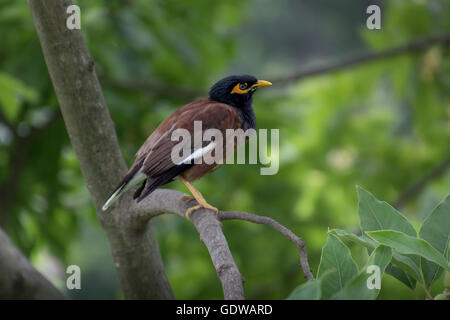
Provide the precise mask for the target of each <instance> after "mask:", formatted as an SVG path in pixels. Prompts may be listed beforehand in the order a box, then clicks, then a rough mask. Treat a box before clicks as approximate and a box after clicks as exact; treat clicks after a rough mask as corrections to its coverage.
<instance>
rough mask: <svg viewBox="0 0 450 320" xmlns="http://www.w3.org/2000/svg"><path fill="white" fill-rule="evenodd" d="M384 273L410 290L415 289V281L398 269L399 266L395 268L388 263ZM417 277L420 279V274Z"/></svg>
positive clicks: (392, 264)
mask: <svg viewBox="0 0 450 320" xmlns="http://www.w3.org/2000/svg"><path fill="white" fill-rule="evenodd" d="M392 259H394V258H392ZM385 273H387V274H389V275H391V276H393V277H394V278H396V279H397V280H400V281H401V282H403V283H404V284H405V285H406V286H407V287H408V288H410V289H414V288H415V287H416V283H417V281H416V279H414V278H412V277H411V276H409V275H408V273H407V272H406V271H404V270H403V269H402V268H400V267H399V266H397V265H396V264H394V263H390V264H389V265H388V266H387V268H386V271H385ZM418 277H419V278H420V274H419V275H418Z"/></svg>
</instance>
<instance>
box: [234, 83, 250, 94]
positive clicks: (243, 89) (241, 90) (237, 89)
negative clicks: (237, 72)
mask: <svg viewBox="0 0 450 320" xmlns="http://www.w3.org/2000/svg"><path fill="white" fill-rule="evenodd" d="M247 87H248V86H247V83H238V84H237V85H235V86H234V88H233V90H231V93H238V94H245V93H248V90H250V88H247Z"/></svg>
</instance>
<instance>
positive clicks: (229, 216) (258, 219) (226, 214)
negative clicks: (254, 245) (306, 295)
mask: <svg viewBox="0 0 450 320" xmlns="http://www.w3.org/2000/svg"><path fill="white" fill-rule="evenodd" d="M236 219H238V220H245V221H249V222H253V223H258V224H265V225H268V226H269V227H271V228H272V229H274V230H276V231H278V232H279V233H281V234H282V235H283V236H285V237H286V238H288V239H289V240H291V241H292V242H293V243H294V244H295V245H296V246H297V248H298V250H299V251H300V266H301V268H302V270H303V274H304V275H305V278H306V279H308V280H311V279H313V278H314V276H313V274H312V272H311V268H310V267H309V262H308V254H307V252H306V245H305V241H303V239H302V238H300V237H298V236H297V235H296V234H295V233H293V232H292V231H291V230H289V229H288V228H286V227H285V226H283V225H281V224H280V223H279V222H277V221H275V220H274V219H272V218H269V217H264V216H257V215H254V214H251V213H247V212H241V211H221V212H219V220H221V221H224V220H236Z"/></svg>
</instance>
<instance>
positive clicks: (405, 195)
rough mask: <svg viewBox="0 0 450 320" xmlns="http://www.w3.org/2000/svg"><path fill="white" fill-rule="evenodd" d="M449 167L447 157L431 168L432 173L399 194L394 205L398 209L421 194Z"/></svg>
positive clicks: (449, 160) (448, 158)
mask: <svg viewBox="0 0 450 320" xmlns="http://www.w3.org/2000/svg"><path fill="white" fill-rule="evenodd" d="M449 168H450V157H447V158H446V159H445V160H444V161H442V162H441V163H439V164H438V165H437V166H436V167H435V168H434V169H433V170H431V172H430V173H428V174H427V175H426V176H424V177H423V178H422V179H420V180H419V181H417V182H416V183H414V184H412V185H411V186H409V187H408V188H406V190H405V191H403V192H402V193H401V194H400V195H399V196H398V198H397V200H395V201H394V204H393V205H394V207H395V208H397V209H398V208H400V207H402V206H403V205H404V204H405V203H407V202H408V201H409V200H411V199H412V198H414V197H416V196H417V195H418V194H420V193H421V192H422V191H423V190H424V189H425V188H426V186H427V185H428V184H429V183H430V182H431V181H433V180H435V179H437V178H439V177H441V176H442V175H444V174H445V173H446V172H447V170H448V169H449Z"/></svg>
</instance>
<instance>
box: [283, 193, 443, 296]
mask: <svg viewBox="0 0 450 320" xmlns="http://www.w3.org/2000/svg"><path fill="white" fill-rule="evenodd" d="M358 193H359V195H360V196H359V216H360V218H361V230H362V233H363V235H362V236H357V235H355V234H352V233H347V232H345V231H342V230H337V229H334V230H331V231H330V232H329V233H328V241H327V244H326V245H325V246H324V247H323V249H322V257H321V261H320V266H319V271H318V274H317V277H318V279H319V280H314V281H315V282H314V283H312V284H308V283H305V284H303V285H302V286H300V287H299V288H297V289H296V290H295V291H294V292H293V293H292V294H291V295H290V296H289V299H319V298H321V299H375V298H376V297H377V296H378V293H379V288H374V287H369V285H368V281H369V280H370V279H369V277H370V272H369V267H370V266H377V267H378V268H379V275H378V276H379V277H380V282H381V276H382V275H383V274H384V272H385V271H386V270H387V268H388V265H389V264H390V263H391V268H392V266H394V264H392V263H395V268H396V269H394V271H392V269H391V273H390V274H391V275H393V276H394V277H396V278H398V279H399V280H400V281H403V282H406V281H408V282H409V283H408V285H409V286H411V287H412V289H414V287H415V285H414V286H413V283H412V282H410V280H409V279H410V278H411V277H412V278H414V279H416V280H417V281H418V282H419V283H420V284H421V285H422V286H423V288H424V290H425V291H426V292H427V295H428V296H429V297H431V292H430V286H431V285H432V284H433V282H435V281H437V280H438V278H439V276H438V275H437V268H442V270H447V273H448V270H450V268H449V262H448V261H449V260H448V259H449V258H448V250H447V249H448V241H449V236H450V228H449V227H448V224H449V223H450V210H447V209H448V205H450V197H447V198H446V199H445V200H444V201H443V202H441V203H440V204H439V205H438V207H437V208H436V209H435V210H433V212H431V213H430V215H429V217H428V218H427V219H426V220H425V221H424V223H423V225H422V229H423V228H425V230H426V228H428V227H429V224H430V223H431V222H430V219H440V222H441V224H439V225H437V224H436V225H434V226H433V230H434V231H435V232H436V234H438V237H437V238H439V237H441V238H443V240H444V248H442V246H441V248H440V249H441V250H439V249H436V248H435V247H433V246H432V245H431V244H430V243H429V242H427V241H426V240H424V239H421V238H418V237H417V235H415V236H411V235H409V234H408V233H414V234H415V231H414V229H411V228H410V226H411V225H410V224H409V222H408V220H407V219H406V218H405V217H404V216H402V215H401V213H400V212H398V211H396V210H395V209H394V208H392V207H391V206H390V205H389V204H387V203H386V202H382V201H379V200H377V199H376V198H375V197H374V196H373V195H371V194H370V193H369V192H367V191H365V190H364V189H362V188H360V187H358ZM444 210H446V211H445V213H444V214H442V216H440V214H441V213H442V212H444ZM384 228H387V229H384ZM398 229H403V231H397V230H398ZM369 230H373V231H369ZM422 234H426V232H422V233H421V234H419V236H421V235H422ZM367 236H368V237H370V238H371V239H370V238H368V237H367ZM442 236H443V237H442ZM341 240H342V241H343V242H341ZM344 242H347V243H351V242H353V243H356V244H357V245H360V246H363V247H364V248H366V249H368V250H367V251H368V252H372V253H371V254H370V256H368V258H367V262H366V263H365V265H364V266H363V267H362V268H361V269H360V270H359V272H358V271H357V267H356V265H355V262H354V261H353V259H352V256H351V254H350V249H349V248H348V247H347V246H346V245H345V244H344ZM441 242H442V241H441ZM443 250H444V251H443ZM444 255H445V256H444ZM419 257H420V258H419ZM413 258H414V259H413ZM420 259H423V261H426V262H427V263H428V264H421V263H420V261H421V260H420ZM423 261H422V262H423ZM327 271H328V274H327V275H325V274H324V272H327ZM330 271H331V272H330ZM399 271H401V272H399ZM405 277H406V279H405ZM318 283H320V286H321V290H318V289H317V288H316V287H317V285H318ZM414 284H415V282H414ZM445 295H446V294H444V297H445ZM437 297H438V296H437ZM438 298H439V299H442V297H441V296H439V297H438Z"/></svg>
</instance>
